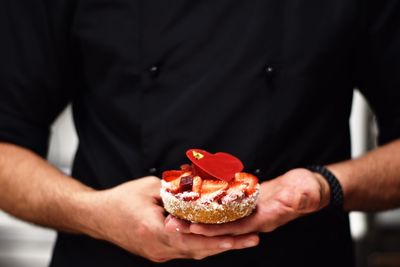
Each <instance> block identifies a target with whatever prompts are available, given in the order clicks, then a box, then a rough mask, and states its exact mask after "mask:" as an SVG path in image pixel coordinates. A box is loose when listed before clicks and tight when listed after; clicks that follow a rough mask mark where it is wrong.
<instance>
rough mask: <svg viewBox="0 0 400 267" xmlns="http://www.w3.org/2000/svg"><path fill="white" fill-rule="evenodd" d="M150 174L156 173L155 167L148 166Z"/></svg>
mask: <svg viewBox="0 0 400 267" xmlns="http://www.w3.org/2000/svg"><path fill="white" fill-rule="evenodd" d="M149 173H150V174H156V173H157V168H150V169H149Z"/></svg>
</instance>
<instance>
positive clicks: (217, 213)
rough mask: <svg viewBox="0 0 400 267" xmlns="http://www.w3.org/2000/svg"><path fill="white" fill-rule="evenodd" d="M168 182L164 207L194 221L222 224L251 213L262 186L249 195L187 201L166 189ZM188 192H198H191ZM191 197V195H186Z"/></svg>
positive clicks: (164, 183) (161, 193) (164, 194)
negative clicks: (214, 199)
mask: <svg viewBox="0 0 400 267" xmlns="http://www.w3.org/2000/svg"><path fill="white" fill-rule="evenodd" d="M166 188H167V183H166V182H165V181H162V187H161V190H160V195H161V198H162V200H163V203H164V208H165V209H166V210H167V211H168V212H169V213H170V214H172V215H174V216H176V217H178V218H180V219H184V220H187V221H190V222H193V223H206V224H222V223H227V222H232V221H235V220H238V219H240V218H243V217H246V216H248V215H250V214H251V213H252V212H253V210H254V209H255V207H256V204H257V203H256V201H257V197H258V195H259V192H260V189H259V188H260V186H259V185H257V188H256V190H255V192H254V193H253V194H251V195H249V196H245V195H242V196H238V195H226V196H224V197H223V198H222V199H221V200H220V201H218V202H216V201H208V200H207V199H204V198H198V199H196V200H190V201H186V200H183V197H184V196H183V195H182V194H178V195H174V194H172V193H170V192H168V191H167V190H166ZM183 194H185V193H183ZM187 194H196V193H193V192H189V193H187ZM186 197H190V195H186Z"/></svg>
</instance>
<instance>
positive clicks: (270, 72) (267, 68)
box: [264, 65, 275, 77]
mask: <svg viewBox="0 0 400 267" xmlns="http://www.w3.org/2000/svg"><path fill="white" fill-rule="evenodd" d="M264 70H265V74H267V76H268V77H272V76H273V75H274V73H275V67H274V66H272V65H266V66H265V69H264Z"/></svg>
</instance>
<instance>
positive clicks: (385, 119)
mask: <svg viewBox="0 0 400 267" xmlns="http://www.w3.org/2000/svg"><path fill="white" fill-rule="evenodd" d="M366 2H367V3H368V4H367V5H368V6H367V9H366V10H367V12H366V20H365V25H366V26H365V33H364V36H363V39H362V41H361V45H360V46H361V47H362V48H361V50H362V52H361V53H360V60H359V68H358V70H359V75H358V81H359V84H358V86H359V88H360V91H361V92H362V93H363V94H364V95H365V96H366V98H367V100H368V102H369V104H370V106H371V108H372V110H373V111H374V113H375V115H376V118H377V122H378V129H379V143H380V144H384V143H387V142H390V141H392V140H394V139H397V138H399V137H400V1H398V0H385V1H380V0H369V1H366Z"/></svg>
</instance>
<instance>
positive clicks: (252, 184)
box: [234, 172, 258, 196]
mask: <svg viewBox="0 0 400 267" xmlns="http://www.w3.org/2000/svg"><path fill="white" fill-rule="evenodd" d="M234 181H236V182H240V183H242V184H245V185H246V189H245V193H246V195H248V196H250V195H251V194H253V193H254V192H255V191H256V188H257V184H258V178H257V177H255V176H254V175H252V174H250V173H245V172H237V173H236V174H235V180H234Z"/></svg>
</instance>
